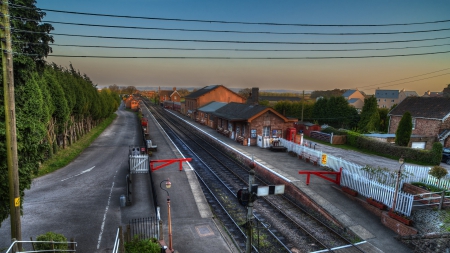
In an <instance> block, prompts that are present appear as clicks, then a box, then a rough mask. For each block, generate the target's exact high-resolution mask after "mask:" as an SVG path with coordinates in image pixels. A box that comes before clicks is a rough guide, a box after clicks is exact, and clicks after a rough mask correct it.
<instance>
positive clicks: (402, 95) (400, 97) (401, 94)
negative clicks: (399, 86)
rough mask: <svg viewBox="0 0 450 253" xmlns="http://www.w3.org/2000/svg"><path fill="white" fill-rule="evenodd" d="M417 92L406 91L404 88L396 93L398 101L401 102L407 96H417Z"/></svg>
mask: <svg viewBox="0 0 450 253" xmlns="http://www.w3.org/2000/svg"><path fill="white" fill-rule="evenodd" d="M418 96H419V94H417V92H415V91H407V90H405V89H403V90H401V91H400V92H399V94H398V103H401V102H402V101H403V100H405V98H407V97H418Z"/></svg>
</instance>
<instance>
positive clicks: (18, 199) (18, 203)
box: [14, 197, 20, 207]
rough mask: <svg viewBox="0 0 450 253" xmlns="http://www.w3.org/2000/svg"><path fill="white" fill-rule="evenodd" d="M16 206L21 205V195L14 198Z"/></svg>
mask: <svg viewBox="0 0 450 253" xmlns="http://www.w3.org/2000/svg"><path fill="white" fill-rule="evenodd" d="M14 206H15V207H19V206H20V197H17V198H15V199H14Z"/></svg>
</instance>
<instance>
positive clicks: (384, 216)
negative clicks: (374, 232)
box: [381, 211, 417, 236]
mask: <svg viewBox="0 0 450 253" xmlns="http://www.w3.org/2000/svg"><path fill="white" fill-rule="evenodd" d="M381 223H382V224H383V225H385V226H386V227H388V228H390V229H391V230H392V231H394V232H395V233H397V234H398V235H400V236H406V235H416V234H417V229H415V228H413V227H410V226H407V225H405V224H403V223H401V222H399V221H397V220H395V219H392V218H391V217H389V215H388V212H386V211H384V212H382V213H381Z"/></svg>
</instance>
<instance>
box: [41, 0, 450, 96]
mask: <svg viewBox="0 0 450 253" xmlns="http://www.w3.org/2000/svg"><path fill="white" fill-rule="evenodd" d="M69 3H70V4H69ZM36 6H37V7H38V8H41V9H44V12H46V16H45V17H44V18H43V21H44V22H48V23H50V24H52V25H53V27H54V28H55V29H54V30H53V31H52V33H53V36H54V40H55V42H54V44H53V45H51V47H52V49H53V53H52V54H50V55H49V57H48V58H47V61H49V62H54V63H56V64H58V65H61V66H63V67H68V66H69V64H70V63H72V65H73V66H74V68H75V69H77V70H79V71H80V72H81V73H84V74H86V75H87V76H89V77H90V78H91V80H92V81H93V82H94V84H97V85H98V86H99V87H107V86H109V85H113V84H116V85H118V86H135V87H136V88H138V89H141V87H162V88H164V87H166V88H172V87H177V89H181V88H187V87H204V86H207V85H212V84H222V85H224V86H226V87H229V88H238V89H239V88H242V89H243V88H251V87H259V89H260V90H281V89H283V90H293V91H299V92H301V91H303V90H305V91H306V92H308V91H313V90H330V89H359V90H360V91H363V92H365V93H366V94H374V93H375V89H377V88H379V89H392V90H401V89H405V90H408V91H416V92H417V93H418V94H419V95H423V93H424V92H425V91H428V90H430V91H435V92H436V91H442V90H443V88H445V87H447V85H448V84H450V18H449V15H448V13H450V1H448V0H436V1H422V0H420V1H417V0H396V1H390V0H389V1H385V0H376V1H375V0H369V1H357V0H351V1H350V0H344V1H331V0H330V1H324V0H315V1H302V0H283V1H275V0H259V1H254V0H248V1H235V0H228V1H218V0H209V1H199V0H191V1H188V0H77V1H61V0H37V2H36ZM59 11H63V12H59ZM67 12H80V13H90V14H107V15H108V16H101V15H81V14H72V13H67ZM117 16H127V17H128V18H123V17H122V18H120V17H117ZM131 17H133V18H131ZM137 17H144V18H137ZM189 20H190V21H189ZM198 21H201V22H198ZM218 21H219V22H218ZM436 21H441V22H436ZM58 22H59V23H58ZM61 22H66V23H75V24H78V25H73V24H61ZM417 23H419V24H417ZM424 23H425V24H424ZM80 24H88V25H80ZM393 24H402V25H393ZM93 25H95V26H93ZM363 25H365V26H363ZM367 25H371V26H367ZM381 25H383V26H381ZM107 26H116V27H107ZM117 26H121V27H124V26H125V27H134V28H120V27H117ZM138 28H145V29H138ZM150 28H151V29H150ZM445 29H449V30H445ZM193 30H196V31H193ZM388 33H391V34H388ZM87 36H90V37H87ZM100 37H103V38H100ZM104 37H109V38H104ZM111 37H115V38H111ZM117 38H120V39H117ZM80 46H96V47H80ZM105 47H122V48H105ZM123 47H134V48H123ZM137 48H139V49H137ZM149 48H151V49H149ZM162 48H165V49H162ZM180 49H184V50H180ZM194 49H195V50H194ZM394 55H397V56H395V57H394ZM399 55H409V56H399ZM67 56H72V57H67ZM73 56H78V57H73ZM80 56H83V57H80ZM85 56H89V57H85ZM93 56H97V57H93ZM98 56H102V57H105V58H98ZM112 57H122V58H112ZM123 57H128V58H123ZM130 57H135V58H130ZM139 57H140V58H139Z"/></svg>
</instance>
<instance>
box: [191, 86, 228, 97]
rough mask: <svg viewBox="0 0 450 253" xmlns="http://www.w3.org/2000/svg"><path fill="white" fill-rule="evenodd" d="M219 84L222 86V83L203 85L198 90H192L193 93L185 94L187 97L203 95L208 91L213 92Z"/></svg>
mask: <svg viewBox="0 0 450 253" xmlns="http://www.w3.org/2000/svg"><path fill="white" fill-rule="evenodd" d="M219 86H222V85H209V86H206V87H203V88H201V89H199V90H196V91H194V92H192V93H191V94H189V95H187V96H185V98H198V97H201V96H203V95H205V94H206V93H208V92H211V91H212V90H214V89H217V88H218V87H219Z"/></svg>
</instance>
